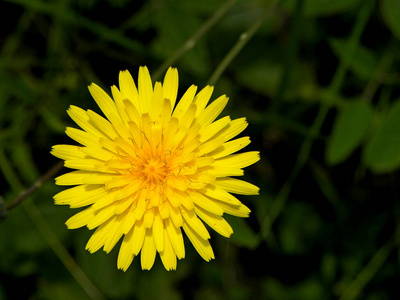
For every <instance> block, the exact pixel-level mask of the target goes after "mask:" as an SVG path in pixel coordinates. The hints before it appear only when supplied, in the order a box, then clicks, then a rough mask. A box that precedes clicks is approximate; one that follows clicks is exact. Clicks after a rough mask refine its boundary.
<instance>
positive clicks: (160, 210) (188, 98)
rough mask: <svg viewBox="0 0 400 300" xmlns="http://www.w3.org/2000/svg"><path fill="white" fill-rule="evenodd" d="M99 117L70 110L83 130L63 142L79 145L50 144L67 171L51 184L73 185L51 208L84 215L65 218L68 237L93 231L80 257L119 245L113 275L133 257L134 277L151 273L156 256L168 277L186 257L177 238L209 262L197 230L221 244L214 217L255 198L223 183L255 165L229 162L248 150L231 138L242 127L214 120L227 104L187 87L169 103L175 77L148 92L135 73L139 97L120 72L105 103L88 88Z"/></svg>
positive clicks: (143, 75) (249, 188) (224, 231)
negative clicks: (137, 265)
mask: <svg viewBox="0 0 400 300" xmlns="http://www.w3.org/2000/svg"><path fill="white" fill-rule="evenodd" d="M89 91H90V93H91V95H92V96H93V98H94V100H95V101H96V103H97V104H98V106H99V107H100V109H101V110H102V112H103V113H104V115H105V117H106V118H104V117H102V116H100V115H98V114H97V113H95V112H94V111H92V110H83V109H81V108H79V107H76V106H71V107H70V108H69V109H68V114H69V115H70V117H71V118H72V119H73V120H74V121H75V122H76V123H77V124H78V125H79V126H80V127H81V128H82V130H81V129H76V128H69V127H68V128H67V129H66V134H67V135H68V136H69V137H70V138H72V139H73V140H75V141H76V142H78V143H79V144H81V146H72V145H55V146H53V149H52V151H51V153H52V154H53V155H54V156H56V157H58V158H61V159H63V160H65V167H67V168H71V169H75V171H72V172H70V173H66V174H64V175H61V176H59V177H57V178H56V184H58V185H62V186H64V185H65V186H71V185H72V186H74V187H71V188H69V189H67V190H64V191H62V192H60V193H58V194H57V195H55V196H54V200H55V203H56V204H68V205H70V207H71V208H78V207H85V206H86V208H85V209H84V210H82V211H80V212H79V213H77V214H75V215H74V216H72V217H71V218H70V219H69V220H68V221H67V222H66V225H67V227H68V228H69V229H75V228H79V227H83V226H87V228H89V229H90V230H92V229H95V228H97V229H96V230H95V231H94V233H93V235H92V236H91V238H90V239H89V241H88V243H87V245H86V249H87V250H89V251H90V252H91V253H93V252H95V251H97V250H99V249H100V248H101V247H103V250H104V251H106V252H107V253H108V252H110V251H111V250H112V249H113V247H114V246H115V244H116V243H117V242H118V241H119V240H120V239H121V238H122V237H123V240H122V244H121V247H120V250H119V254H118V263H117V265H118V268H119V269H122V270H124V271H125V270H127V269H128V267H129V266H130V264H131V263H132V260H133V258H134V257H135V256H137V255H139V252H141V265H142V269H151V267H152V266H153V264H154V260H155V256H156V253H157V252H158V253H159V255H160V257H161V261H162V263H163V264H164V267H165V268H166V269H167V270H174V269H176V265H177V258H178V259H182V258H184V257H185V247H184V242H183V234H182V229H183V231H184V232H185V234H186V236H187V237H188V238H189V240H190V241H191V243H192V244H193V246H194V248H195V249H196V250H197V252H198V253H199V254H200V255H201V257H202V258H203V259H204V260H206V261H210V260H211V259H213V258H214V253H213V250H212V248H211V245H210V243H209V239H210V235H209V232H208V230H207V228H206V227H205V226H204V223H206V224H208V226H210V227H211V228H212V229H214V230H215V231H216V232H218V233H219V234H221V235H223V236H225V237H229V236H230V235H231V234H232V232H233V231H232V228H231V226H230V225H229V224H228V222H226V221H225V219H224V218H223V214H224V213H227V214H231V215H234V216H238V217H247V216H248V215H249V212H250V210H249V209H248V208H247V207H246V206H245V205H243V204H242V203H241V202H240V201H239V200H238V199H237V198H236V197H235V196H233V195H232V194H231V193H234V194H243V195H252V194H258V190H259V189H258V188H257V187H256V186H254V185H252V184H250V183H248V182H245V181H242V180H239V179H235V178H231V176H241V175H243V170H242V169H243V168H244V167H247V166H249V165H251V164H253V163H255V162H256V161H258V160H259V153H258V152H255V151H253V152H245V153H240V154H233V153H234V152H236V151H238V150H240V149H242V148H244V147H245V146H247V145H248V144H249V143H250V139H249V137H241V138H237V139H233V138H234V137H235V136H236V135H238V134H239V133H241V132H242V131H243V130H244V129H245V128H246V127H247V122H246V120H245V118H240V119H236V120H231V119H230V118H229V116H226V117H223V118H221V119H218V120H216V121H215V119H216V118H217V117H218V115H219V114H220V113H221V111H222V110H223V109H224V107H225V106H226V104H227V102H228V98H227V97H226V96H225V95H223V96H221V97H219V98H217V99H216V100H214V101H213V102H212V103H211V104H208V102H209V100H210V97H211V94H212V92H213V87H211V86H206V87H205V88H204V89H202V90H201V91H200V92H199V93H197V94H196V91H197V87H196V86H194V85H192V86H191V87H190V88H189V89H188V90H187V91H186V92H185V94H184V95H183V96H182V98H181V99H180V101H179V102H178V103H175V102H176V99H177V93H178V71H177V69H175V68H169V70H168V71H167V73H166V75H165V78H164V82H163V83H162V84H161V83H160V82H156V83H155V84H154V86H153V84H152V81H151V77H150V74H149V71H148V70H147V68H146V67H140V69H139V78H138V88H137V87H136V85H135V82H134V80H133V79H132V76H131V75H130V73H129V72H128V71H121V72H120V74H119V89H118V88H117V87H116V86H112V87H111V92H112V96H113V98H114V100H113V99H111V98H110V96H109V95H108V94H107V93H106V92H104V91H103V90H102V89H101V88H100V87H99V86H97V85H96V84H94V83H93V84H92V85H90V86H89Z"/></svg>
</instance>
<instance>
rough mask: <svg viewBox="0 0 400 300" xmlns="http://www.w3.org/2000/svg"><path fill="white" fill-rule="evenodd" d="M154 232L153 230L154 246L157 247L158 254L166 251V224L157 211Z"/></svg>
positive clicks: (155, 212)
mask: <svg viewBox="0 0 400 300" xmlns="http://www.w3.org/2000/svg"><path fill="white" fill-rule="evenodd" d="M152 230H153V237H154V244H155V245H156V249H157V251H158V252H162V251H164V222H163V220H162V219H161V216H160V214H159V212H158V210H157V209H156V210H155V211H154V223H153V228H152ZM168 242H169V240H168ZM174 255H175V254H174Z"/></svg>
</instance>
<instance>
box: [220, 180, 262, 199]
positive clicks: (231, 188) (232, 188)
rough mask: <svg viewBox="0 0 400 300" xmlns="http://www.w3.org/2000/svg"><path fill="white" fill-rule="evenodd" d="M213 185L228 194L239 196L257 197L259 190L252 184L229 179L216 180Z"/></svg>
mask: <svg viewBox="0 0 400 300" xmlns="http://www.w3.org/2000/svg"><path fill="white" fill-rule="evenodd" d="M215 185H216V186H219V187H220V188H222V189H224V190H226V191H227V192H229V193H234V194H241V195H258V192H259V190H260V189H259V188H258V187H257V186H255V185H254V184H251V183H249V182H246V181H243V180H239V179H236V178H230V177H225V178H218V179H217V180H216V182H215Z"/></svg>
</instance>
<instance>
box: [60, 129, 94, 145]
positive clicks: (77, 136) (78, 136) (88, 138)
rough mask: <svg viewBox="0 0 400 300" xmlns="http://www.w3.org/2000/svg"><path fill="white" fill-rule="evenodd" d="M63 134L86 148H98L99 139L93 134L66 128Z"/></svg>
mask: <svg viewBox="0 0 400 300" xmlns="http://www.w3.org/2000/svg"><path fill="white" fill-rule="evenodd" d="M65 133H66V134H67V135H68V136H69V137H70V138H71V139H73V140H75V141H77V142H78V143H79V144H81V145H84V146H88V147H99V146H100V144H99V137H98V136H95V135H93V134H90V133H87V132H85V131H82V130H79V129H76V128H72V127H67V129H66V130H65Z"/></svg>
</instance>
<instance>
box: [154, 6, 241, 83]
mask: <svg viewBox="0 0 400 300" xmlns="http://www.w3.org/2000/svg"><path fill="white" fill-rule="evenodd" d="M236 2H237V0H230V1H227V2H225V3H224V4H223V5H222V6H221V7H220V8H219V9H218V10H217V11H216V12H215V13H214V14H213V15H212V16H211V17H210V18H209V19H208V20H207V21H205V22H204V23H203V25H202V26H201V27H200V28H199V29H198V30H197V31H196V32H195V33H193V35H192V36H191V37H190V38H189V39H188V40H187V41H186V42H185V43H184V44H183V45H182V46H181V47H179V48H178V49H177V50H176V51H175V52H174V53H173V54H172V55H171V56H170V57H168V58H167V59H166V60H165V61H164V62H163V64H162V65H161V66H160V67H159V68H158V69H157V70H156V71H155V72H154V75H152V77H153V78H154V80H159V78H160V77H161V75H162V74H163V73H164V72H165V70H167V68H168V67H170V66H172V65H173V64H174V63H175V62H176V61H177V60H178V59H179V58H181V57H182V56H183V55H184V54H185V53H186V52H187V51H189V50H190V49H192V48H193V47H194V46H195V45H196V43H197V41H198V40H199V39H200V38H201V37H202V36H203V35H204V34H206V33H207V32H208V31H209V30H210V29H211V28H212V27H213V26H214V25H215V24H216V23H217V22H218V21H219V20H220V19H221V18H222V17H223V16H224V15H225V14H226V13H227V12H228V11H229V9H230V8H231V7H232V6H233V5H234V4H235V3H236Z"/></svg>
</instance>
